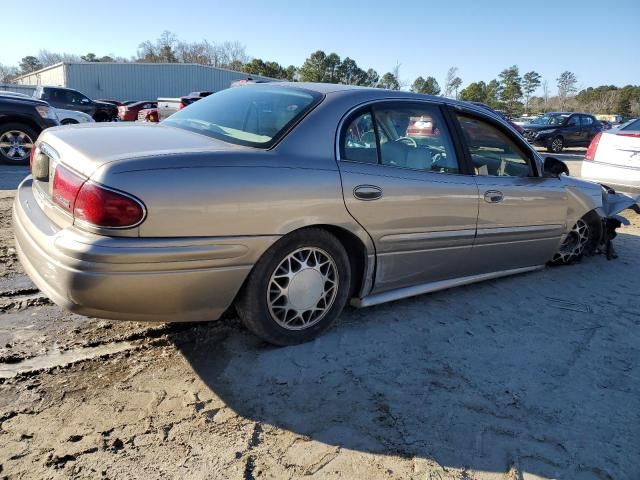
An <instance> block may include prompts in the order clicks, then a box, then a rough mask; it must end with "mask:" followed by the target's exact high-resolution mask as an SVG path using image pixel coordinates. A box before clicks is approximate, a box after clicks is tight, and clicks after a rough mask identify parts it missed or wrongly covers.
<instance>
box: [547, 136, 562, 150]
mask: <svg viewBox="0 0 640 480" xmlns="http://www.w3.org/2000/svg"><path fill="white" fill-rule="evenodd" d="M563 149H564V139H563V138H562V137H560V136H557V137H554V138H553V139H551V143H549V147H548V148H547V150H549V151H550V152H552V153H560V152H562V150H563Z"/></svg>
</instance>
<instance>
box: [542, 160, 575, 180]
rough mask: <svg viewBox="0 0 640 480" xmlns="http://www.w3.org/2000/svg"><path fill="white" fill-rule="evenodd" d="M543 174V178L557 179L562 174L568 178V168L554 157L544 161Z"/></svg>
mask: <svg viewBox="0 0 640 480" xmlns="http://www.w3.org/2000/svg"><path fill="white" fill-rule="evenodd" d="M543 173H544V176H545V177H556V178H557V177H559V176H560V175H562V174H563V173H564V174H565V175H567V176H569V167H567V164H566V163H564V162H563V161H562V160H558V159H557V158H554V157H546V158H545V159H544V166H543Z"/></svg>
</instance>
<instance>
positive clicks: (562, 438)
mask: <svg viewBox="0 0 640 480" xmlns="http://www.w3.org/2000/svg"><path fill="white" fill-rule="evenodd" d="M617 242H618V243H617V245H618V251H619V253H620V258H619V259H618V260H616V261H611V262H608V261H607V260H606V259H605V258H604V257H603V256H596V257H592V258H589V259H586V260H584V261H583V262H581V263H579V264H575V265H572V266H568V267H558V268H547V269H545V270H543V271H541V272H536V273H531V274H525V275H520V276H516V277H511V278H506V279H500V280H495V281H489V282H484V283H481V284H477V285H471V286H467V287H461V288H457V289H453V290H449V291H444V292H439V293H435V294H431V295H423V296H420V297H416V298H412V299H407V300H403V301H397V302H393V303H390V304H386V305H381V306H378V307H372V308H369V309H363V310H356V309H347V310H346V311H345V312H344V313H343V315H342V318H341V321H340V322H339V324H338V325H337V326H336V327H335V328H333V329H332V330H331V331H329V332H327V333H326V334H325V335H324V336H322V337H321V338H319V339H317V340H315V341H313V342H311V343H308V344H304V345H299V346H294V347H287V348H274V347H271V346H269V345H266V344H265V343H263V342H261V341H260V340H258V339H257V338H255V337H253V336H252V335H250V334H249V333H248V332H245V331H243V330H242V329H240V330H238V329H236V328H230V329H224V328H223V329H216V328H204V327H197V330H198V334H197V335H191V336H181V335H177V336H176V337H175V338H173V341H174V343H175V344H176V346H177V347H178V349H179V350H180V351H181V352H182V354H183V355H184V357H185V358H186V360H187V361H188V362H189V363H190V364H191V366H192V367H193V369H194V371H195V372H196V373H197V375H199V376H200V378H201V379H203V381H204V382H205V383H206V384H207V385H208V387H209V388H210V389H211V390H212V391H213V392H215V394H216V395H218V396H220V397H221V398H222V399H223V400H224V401H225V402H226V404H227V405H228V406H229V407H230V408H232V409H233V410H235V411H236V412H237V413H238V414H239V415H241V416H243V417H245V418H248V419H252V420H254V421H256V422H261V423H266V424H271V425H274V426H277V427H280V428H284V429H287V430H290V431H292V432H295V433H297V434H300V435H304V436H307V437H309V438H311V439H313V440H317V441H320V442H323V443H325V444H328V445H333V446H337V447H341V448H345V449H351V450H356V451H361V452H368V453H376V454H386V455H399V456H402V457H407V458H411V457H419V458H425V459H430V460H435V461H437V462H438V463H439V464H440V465H443V466H445V467H446V466H449V467H457V468H467V469H473V470H476V471H478V470H480V471H488V472H506V471H508V470H509V469H510V468H513V467H514V466H516V468H517V470H518V471H519V472H528V473H533V474H535V475H540V476H543V477H552V478H594V479H603V478H627V476H628V475H630V472H638V471H640V454H639V453H638V449H637V439H638V438H639V437H640V422H638V411H640V375H638V368H639V367H638V363H637V361H635V362H634V361H633V359H634V358H635V359H636V360H637V358H640V333H639V330H640V329H638V326H640V313H638V312H640V301H639V300H638V297H637V291H638V289H639V288H640V278H639V277H638V275H637V272H638V271H640V270H639V267H640V262H639V261H638V260H637V258H636V257H635V255H636V253H635V252H637V251H638V250H640V237H638V236H634V235H626V234H621V235H619V238H618V239H617ZM232 322H233V321H232Z"/></svg>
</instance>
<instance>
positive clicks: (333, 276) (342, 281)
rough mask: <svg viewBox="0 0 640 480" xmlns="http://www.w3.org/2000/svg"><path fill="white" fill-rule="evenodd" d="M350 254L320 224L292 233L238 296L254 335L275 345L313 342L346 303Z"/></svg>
mask: <svg viewBox="0 0 640 480" xmlns="http://www.w3.org/2000/svg"><path fill="white" fill-rule="evenodd" d="M350 285H351V267H350V262H349V257H348V256H347V252H346V250H345V248H344V247H343V246H342V244H341V243H340V241H338V239H337V238H336V237H334V236H333V235H331V234H330V233H329V232H327V231H326V230H323V229H321V228H307V229H303V230H298V231H296V232H293V233H291V234H289V235H287V236H285V237H283V238H281V239H280V240H279V241H278V242H276V243H275V244H274V245H272V246H271V247H270V248H269V249H268V250H267V251H266V252H265V253H264V255H262V257H261V258H260V260H258V262H257V263H256V265H255V266H254V267H253V270H252V271H251V273H250V275H249V278H248V279H247V281H246V282H245V285H244V286H243V288H242V291H241V292H240V295H239V297H238V299H237V301H236V310H237V312H238V315H239V316H240V318H241V319H242V321H243V322H244V324H245V325H246V327H247V328H248V329H249V330H251V331H252V332H253V333H254V334H256V335H257V336H259V337H261V338H262V339H264V340H266V341H267V342H269V343H272V344H274V345H296V344H299V343H304V342H308V341H310V340H312V339H314V338H315V337H317V336H318V335H320V334H321V333H322V332H324V331H325V330H327V329H328V328H329V327H330V326H331V325H332V324H333V323H334V321H335V320H336V318H337V317H338V315H340V313H341V312H342V309H343V308H344V306H345V305H346V303H347V300H348V298H349V290H350Z"/></svg>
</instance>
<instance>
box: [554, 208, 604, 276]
mask: <svg viewBox="0 0 640 480" xmlns="http://www.w3.org/2000/svg"><path fill="white" fill-rule="evenodd" d="M601 235H602V224H601V222H600V219H599V216H598V214H596V213H595V212H589V213H588V214H586V215H585V216H584V217H582V218H581V219H579V220H578V221H577V222H576V224H575V225H574V226H573V228H572V229H571V231H570V232H569V233H568V234H567V236H566V238H565V239H564V241H563V242H562V244H561V245H560V248H559V249H558V251H557V252H556V253H555V255H554V256H553V259H552V260H551V263H552V264H553V265H569V264H571V263H573V262H576V261H578V260H580V259H581V258H582V257H583V256H584V255H591V254H592V253H593V252H595V251H596V249H597V248H598V244H599V243H600V237H601Z"/></svg>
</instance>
